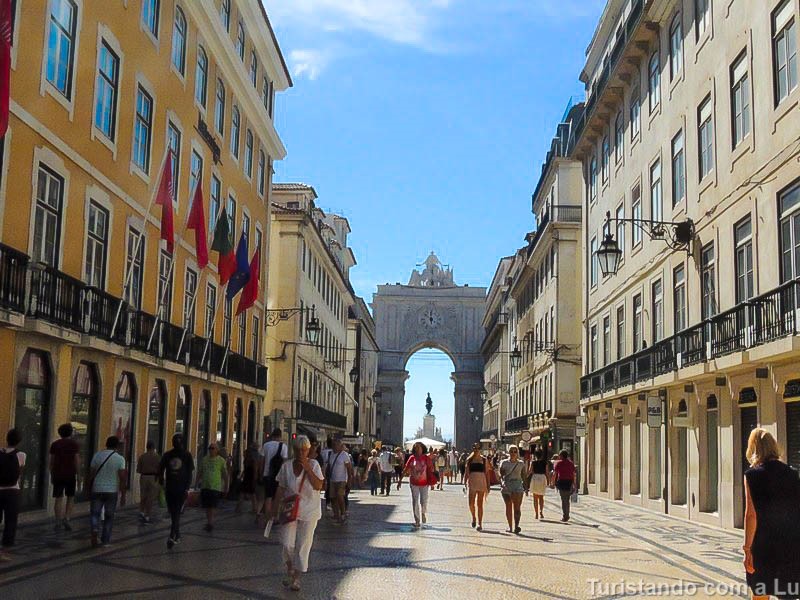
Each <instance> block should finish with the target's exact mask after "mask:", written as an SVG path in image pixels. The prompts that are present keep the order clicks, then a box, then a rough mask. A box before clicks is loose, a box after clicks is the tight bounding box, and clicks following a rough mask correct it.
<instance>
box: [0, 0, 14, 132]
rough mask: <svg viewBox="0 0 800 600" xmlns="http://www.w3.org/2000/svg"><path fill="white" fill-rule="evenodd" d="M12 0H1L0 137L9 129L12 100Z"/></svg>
mask: <svg viewBox="0 0 800 600" xmlns="http://www.w3.org/2000/svg"><path fill="white" fill-rule="evenodd" d="M12 18H13V15H12V14H11V0H0V138H2V137H4V136H5V135H6V131H7V130H8V105H9V103H10V102H11V35H12V33H13V26H12V24H11V21H12Z"/></svg>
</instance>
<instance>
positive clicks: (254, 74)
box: [250, 50, 258, 87]
mask: <svg viewBox="0 0 800 600" xmlns="http://www.w3.org/2000/svg"><path fill="white" fill-rule="evenodd" d="M257 81H258V57H257V56H256V51H255V50H252V51H251V52H250V82H251V83H252V84H253V87H256V85H257V83H256V82H257Z"/></svg>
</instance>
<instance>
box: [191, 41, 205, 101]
mask: <svg viewBox="0 0 800 600" xmlns="http://www.w3.org/2000/svg"><path fill="white" fill-rule="evenodd" d="M207 88H208V56H207V55H206V51H205V50H204V49H203V47H202V46H198V47H197V67H196V68H195V72H194V97H195V100H197V102H199V103H200V106H202V107H203V108H205V107H206V96H207Z"/></svg>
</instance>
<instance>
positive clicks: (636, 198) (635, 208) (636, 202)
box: [631, 185, 642, 246]
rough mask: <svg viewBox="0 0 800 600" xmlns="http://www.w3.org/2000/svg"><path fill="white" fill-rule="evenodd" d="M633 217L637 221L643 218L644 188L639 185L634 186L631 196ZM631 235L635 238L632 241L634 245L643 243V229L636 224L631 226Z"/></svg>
mask: <svg viewBox="0 0 800 600" xmlns="http://www.w3.org/2000/svg"><path fill="white" fill-rule="evenodd" d="M631 217H632V218H633V219H634V220H635V221H640V220H641V219H642V188H641V187H640V186H638V185H637V186H636V187H635V188H633V192H632V196H631ZM631 237H632V238H633V240H632V242H633V245H634V246H636V245H638V244H641V243H642V230H641V229H639V227H637V226H636V225H634V226H633V227H631Z"/></svg>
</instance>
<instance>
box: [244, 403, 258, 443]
mask: <svg viewBox="0 0 800 600" xmlns="http://www.w3.org/2000/svg"><path fill="white" fill-rule="evenodd" d="M256 441H258V440H256V403H255V402H253V401H251V402H250V403H249V404H248V406H247V443H248V444H252V443H253V442H256Z"/></svg>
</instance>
